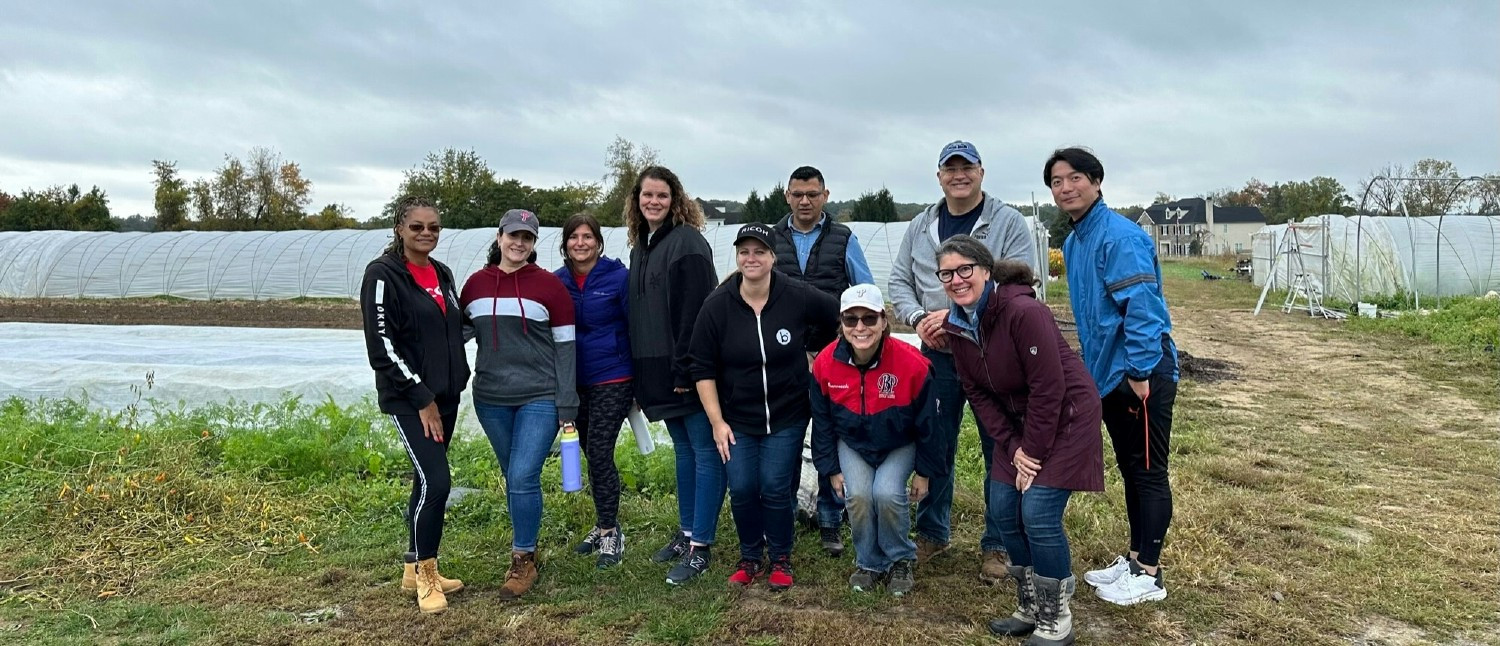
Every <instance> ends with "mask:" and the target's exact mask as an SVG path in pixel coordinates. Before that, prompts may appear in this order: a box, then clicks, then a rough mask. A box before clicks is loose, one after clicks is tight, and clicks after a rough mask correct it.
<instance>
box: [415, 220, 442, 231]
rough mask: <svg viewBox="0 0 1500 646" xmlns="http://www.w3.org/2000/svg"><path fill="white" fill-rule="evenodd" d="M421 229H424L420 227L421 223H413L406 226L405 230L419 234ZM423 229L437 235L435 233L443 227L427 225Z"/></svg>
mask: <svg viewBox="0 0 1500 646" xmlns="http://www.w3.org/2000/svg"><path fill="white" fill-rule="evenodd" d="M423 228H424V227H423V226H422V223H421V222H413V223H411V224H408V225H406V229H407V230H408V231H411V232H412V233H421V232H422V229H423ZM425 228H426V229H427V230H428V231H431V232H433V233H437V232H439V231H442V230H443V225H441V224H429V225H427V226H426V227H425Z"/></svg>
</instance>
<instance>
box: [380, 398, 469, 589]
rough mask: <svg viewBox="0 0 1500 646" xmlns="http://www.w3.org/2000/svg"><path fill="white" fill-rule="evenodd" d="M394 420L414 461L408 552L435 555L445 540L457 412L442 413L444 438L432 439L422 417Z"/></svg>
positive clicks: (419, 556)
mask: <svg viewBox="0 0 1500 646" xmlns="http://www.w3.org/2000/svg"><path fill="white" fill-rule="evenodd" d="M391 421H392V422H394V423H395V424H396V430H397V431H398V432H399V434H400V435H401V443H402V444H403V445H405V447H406V455H407V457H409V458H411V462H412V481H411V498H410V499H409V500H407V503H406V529H407V533H408V534H409V536H408V539H407V545H406V548H407V551H408V552H416V555H417V559H418V560H423V559H430V558H436V557H437V553H438V544H439V543H442V542H443V510H444V508H445V507H446V506H447V504H448V491H449V489H451V488H452V486H453V480H452V478H451V477H450V476H449V474H448V445H449V444H452V443H453V427H454V426H455V425H457V423H458V411H457V410H455V411H453V412H451V413H444V414H443V441H442V442H441V443H439V442H435V441H433V440H431V439H429V438H428V437H427V436H426V435H424V434H423V433H422V419H421V418H420V417H418V416H416V415H392V416H391Z"/></svg>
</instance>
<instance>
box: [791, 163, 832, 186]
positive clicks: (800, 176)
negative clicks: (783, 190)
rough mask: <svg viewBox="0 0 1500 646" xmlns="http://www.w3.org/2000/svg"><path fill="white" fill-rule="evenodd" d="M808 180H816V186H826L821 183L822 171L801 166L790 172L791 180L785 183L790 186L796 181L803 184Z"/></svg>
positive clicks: (824, 183)
mask: <svg viewBox="0 0 1500 646" xmlns="http://www.w3.org/2000/svg"><path fill="white" fill-rule="evenodd" d="M810 179H815V180H818V186H827V185H828V184H827V183H826V182H824V181H823V171H820V170H818V169H816V168H813V167H812V166H802V167H800V168H798V169H797V170H794V171H792V178H791V180H789V181H787V183H788V184H790V183H792V182H796V181H802V182H805V181H807V180H810Z"/></svg>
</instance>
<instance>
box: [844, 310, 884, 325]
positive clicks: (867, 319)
mask: <svg viewBox="0 0 1500 646" xmlns="http://www.w3.org/2000/svg"><path fill="white" fill-rule="evenodd" d="M881 316H882V315H881V314H877V313H875V312H871V313H869V314H842V315H840V316H839V320H840V321H842V322H843V324H844V327H855V326H857V325H859V324H860V323H864V324H865V327H875V324H876V323H879V322H880V317H881Z"/></svg>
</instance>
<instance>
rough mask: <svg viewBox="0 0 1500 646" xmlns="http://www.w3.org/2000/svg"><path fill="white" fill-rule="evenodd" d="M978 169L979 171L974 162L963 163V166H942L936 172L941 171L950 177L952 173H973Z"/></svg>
mask: <svg viewBox="0 0 1500 646" xmlns="http://www.w3.org/2000/svg"><path fill="white" fill-rule="evenodd" d="M978 171H979V166H978V165H976V164H964V165H963V166H944V167H943V168H942V169H941V170H939V171H938V172H940V173H942V174H944V175H947V176H949V177H952V176H954V175H959V174H963V175H973V174H974V173H976V172H978Z"/></svg>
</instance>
